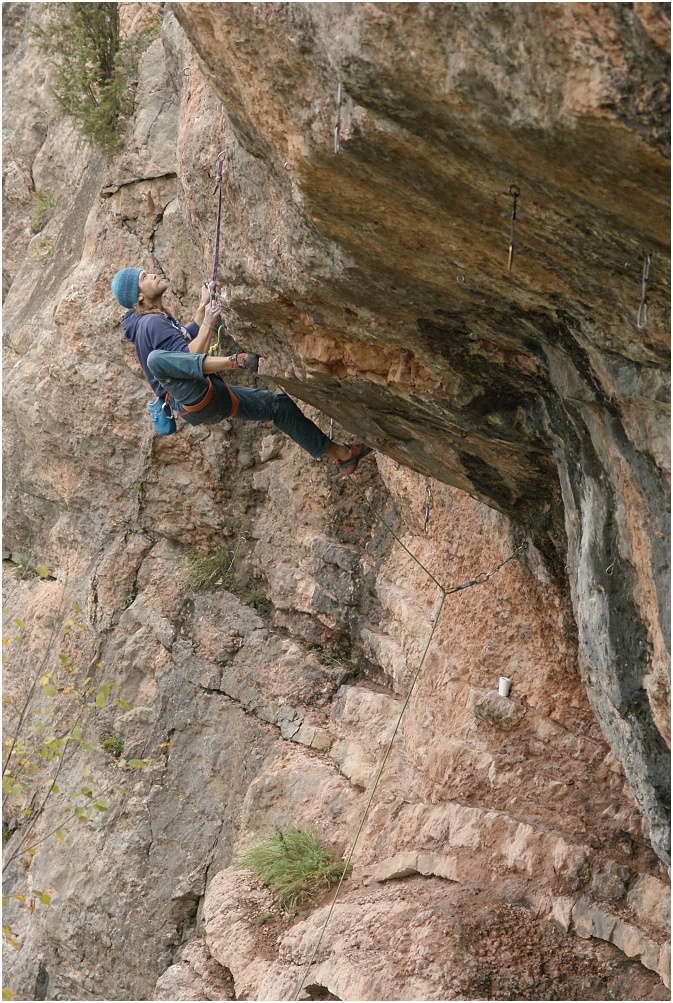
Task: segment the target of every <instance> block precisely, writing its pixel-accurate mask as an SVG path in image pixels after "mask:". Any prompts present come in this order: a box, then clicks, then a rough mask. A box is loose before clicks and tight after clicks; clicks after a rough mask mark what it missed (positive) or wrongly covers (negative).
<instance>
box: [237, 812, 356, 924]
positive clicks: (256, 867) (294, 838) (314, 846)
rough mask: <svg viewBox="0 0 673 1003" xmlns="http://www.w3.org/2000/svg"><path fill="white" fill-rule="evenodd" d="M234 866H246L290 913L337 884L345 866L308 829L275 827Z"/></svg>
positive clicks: (332, 851)
mask: <svg viewBox="0 0 673 1003" xmlns="http://www.w3.org/2000/svg"><path fill="white" fill-rule="evenodd" d="M234 866H235V867H237V868H238V869H240V868H243V867H249V868H250V870H251V871H254V872H255V873H256V874H258V875H259V877H260V878H261V879H262V881H263V882H264V883H265V885H267V886H268V887H269V888H270V889H271V891H272V892H274V894H275V895H277V896H278V902H279V905H280V906H281V908H282V909H285V910H287V911H292V910H294V909H296V908H297V906H298V905H301V904H307V903H310V902H312V901H313V900H314V899H315V897H316V895H318V894H319V892H321V891H322V890H323V889H325V888H329V886H330V885H331V884H333V883H334V882H336V881H338V880H339V878H340V877H341V875H342V874H343V873H344V868H345V866H346V865H345V863H344V861H343V860H342V859H341V858H340V857H339V856H338V855H337V854H336V853H335V852H334V850H330V849H329V848H328V847H325V846H322V845H321V843H320V842H319V841H318V839H317V838H316V836H315V834H314V833H313V832H312V830H311V829H280V828H278V827H276V829H275V831H274V832H273V833H272V834H271V835H269V836H267V837H266V839H264V840H262V842H261V843H260V844H259V845H258V846H254V847H253V848H252V849H250V850H248V851H247V852H246V853H244V854H242V855H241V856H240V857H239V858H238V859H237V861H236V863H235V865H234Z"/></svg>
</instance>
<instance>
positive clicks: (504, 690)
mask: <svg viewBox="0 0 673 1003" xmlns="http://www.w3.org/2000/svg"><path fill="white" fill-rule="evenodd" d="M511 685H512V680H511V679H507V678H506V677H505V676H500V682H499V683H498V693H499V694H500V696H501V697H508V696H509V688H510V686H511Z"/></svg>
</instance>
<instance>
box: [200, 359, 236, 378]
mask: <svg viewBox="0 0 673 1003" xmlns="http://www.w3.org/2000/svg"><path fill="white" fill-rule="evenodd" d="M235 368H236V356H235V355H233V356H231V357H228V356H225V355H207V356H206V358H205V359H204V360H203V375H204V376H207V375H208V373H220V372H222V370H224V369H235Z"/></svg>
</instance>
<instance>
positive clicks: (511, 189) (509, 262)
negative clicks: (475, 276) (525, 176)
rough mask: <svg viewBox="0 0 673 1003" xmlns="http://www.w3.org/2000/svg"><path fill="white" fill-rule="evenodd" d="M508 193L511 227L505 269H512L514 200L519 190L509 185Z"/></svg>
mask: <svg viewBox="0 0 673 1003" xmlns="http://www.w3.org/2000/svg"><path fill="white" fill-rule="evenodd" d="M509 194H510V195H511V196H512V217H511V218H512V228H511V231H510V235H509V258H508V260H507V271H508V272H511V271H512V261H513V259H514V223H515V221H516V200H517V199H518V198H519V196H520V195H521V192H520V191H519V189H518V188H517V186H516V185H510V186H509Z"/></svg>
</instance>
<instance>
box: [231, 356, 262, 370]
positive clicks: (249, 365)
mask: <svg viewBox="0 0 673 1003" xmlns="http://www.w3.org/2000/svg"><path fill="white" fill-rule="evenodd" d="M259 358H260V357H259V355H254V354H253V353H252V352H239V353H238V355H237V356H236V368H237V369H244V370H245V371H246V373H256V372H257V371H258V369H259Z"/></svg>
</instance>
